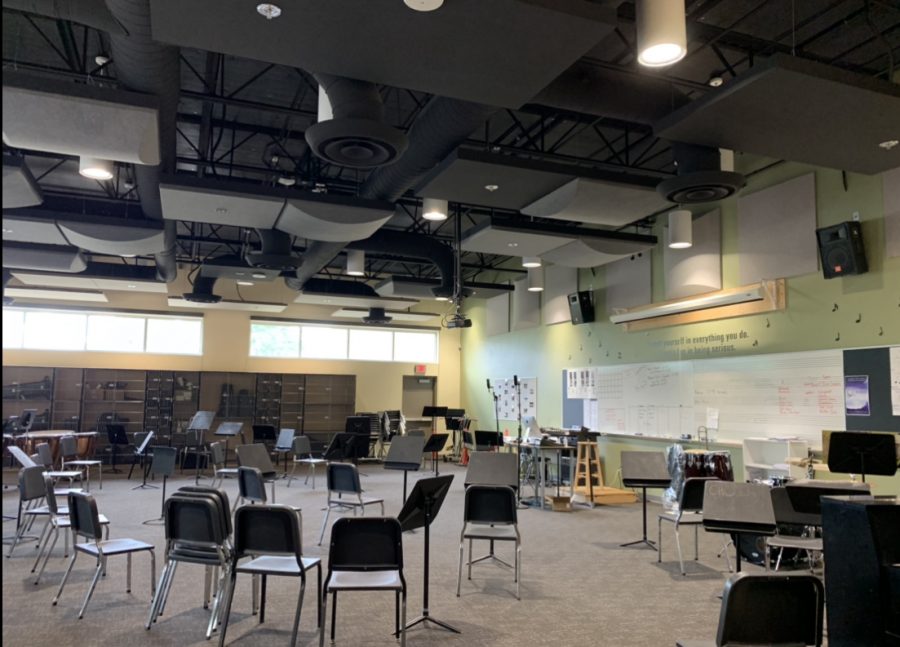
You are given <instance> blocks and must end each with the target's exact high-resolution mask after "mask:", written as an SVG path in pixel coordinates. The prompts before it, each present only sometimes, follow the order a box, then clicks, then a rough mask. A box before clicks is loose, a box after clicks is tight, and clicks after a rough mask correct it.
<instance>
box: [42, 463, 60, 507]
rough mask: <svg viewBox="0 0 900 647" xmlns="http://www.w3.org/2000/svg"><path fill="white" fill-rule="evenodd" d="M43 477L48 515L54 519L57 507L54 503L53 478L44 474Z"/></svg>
mask: <svg viewBox="0 0 900 647" xmlns="http://www.w3.org/2000/svg"><path fill="white" fill-rule="evenodd" d="M43 477H44V492H45V496H46V498H45V500H46V501H47V509H48V510H49V511H50V514H51V515H52V516H54V517H55V516H57V515H58V514H59V505H58V504H57V502H56V491H55V490H54V489H53V478H52V477H50V476H49V475H47V474H44V475H43Z"/></svg>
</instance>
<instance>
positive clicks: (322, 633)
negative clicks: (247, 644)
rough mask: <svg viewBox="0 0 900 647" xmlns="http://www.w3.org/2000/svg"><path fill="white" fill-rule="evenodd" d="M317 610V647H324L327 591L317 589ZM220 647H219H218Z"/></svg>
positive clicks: (320, 588)
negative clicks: (320, 621)
mask: <svg viewBox="0 0 900 647" xmlns="http://www.w3.org/2000/svg"><path fill="white" fill-rule="evenodd" d="M319 608H320V609H321V610H322V618H323V620H322V623H321V625H320V626H319V647H325V625H326V624H327V623H326V622H325V620H324V618H325V615H326V613H327V611H328V591H325V590H324V589H322V587H319ZM220 647H221V646H220Z"/></svg>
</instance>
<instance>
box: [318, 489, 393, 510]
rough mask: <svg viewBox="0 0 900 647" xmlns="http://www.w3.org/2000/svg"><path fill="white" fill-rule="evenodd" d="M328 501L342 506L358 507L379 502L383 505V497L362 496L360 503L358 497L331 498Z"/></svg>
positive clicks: (333, 504)
mask: <svg viewBox="0 0 900 647" xmlns="http://www.w3.org/2000/svg"><path fill="white" fill-rule="evenodd" d="M350 494H351V495H352V494H354V493H353V492H351V493H350ZM328 503H329V504H330V505H332V506H342V507H345V508H353V507H355V508H358V507H360V506H363V505H369V504H372V503H380V504H382V505H384V499H375V498H369V497H362V503H360V500H359V499H331V500H330V501H329V502H328Z"/></svg>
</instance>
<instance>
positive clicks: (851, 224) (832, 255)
mask: <svg viewBox="0 0 900 647" xmlns="http://www.w3.org/2000/svg"><path fill="white" fill-rule="evenodd" d="M816 238H817V239H818V241H819V256H821V258H822V273H823V274H824V275H825V278H826V279H833V278H834V277H836V276H846V275H849V274H864V273H866V272H868V271H869V264H868V263H867V262H866V250H865V248H864V247H863V238H862V227H860V224H859V223H858V222H855V221H848V222H842V223H840V224H839V225H833V226H831V227H823V228H822V229H817V230H816Z"/></svg>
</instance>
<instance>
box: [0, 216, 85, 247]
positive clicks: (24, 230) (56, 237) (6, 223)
mask: <svg viewBox="0 0 900 647" xmlns="http://www.w3.org/2000/svg"><path fill="white" fill-rule="evenodd" d="M3 240H6V241H15V242H20V243H43V244H46V245H68V244H69V241H67V240H66V239H65V237H64V236H63V235H62V232H61V231H60V230H59V227H57V226H56V220H54V219H52V218H46V217H37V216H35V217H29V216H25V215H22V216H20V215H18V214H10V213H4V214H3Z"/></svg>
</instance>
